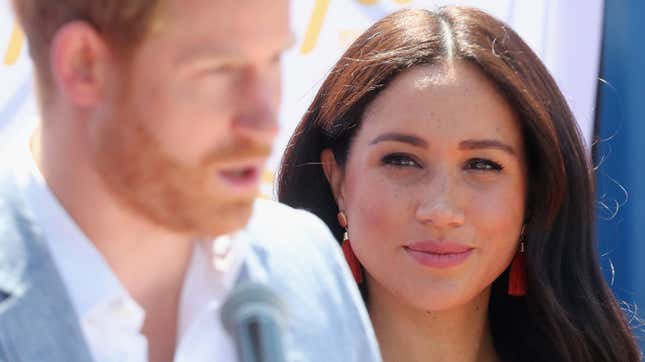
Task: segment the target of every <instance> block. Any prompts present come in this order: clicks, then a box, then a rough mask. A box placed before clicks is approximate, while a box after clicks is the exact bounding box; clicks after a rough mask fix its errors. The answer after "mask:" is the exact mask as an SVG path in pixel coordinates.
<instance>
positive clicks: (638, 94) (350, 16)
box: [0, 0, 645, 349]
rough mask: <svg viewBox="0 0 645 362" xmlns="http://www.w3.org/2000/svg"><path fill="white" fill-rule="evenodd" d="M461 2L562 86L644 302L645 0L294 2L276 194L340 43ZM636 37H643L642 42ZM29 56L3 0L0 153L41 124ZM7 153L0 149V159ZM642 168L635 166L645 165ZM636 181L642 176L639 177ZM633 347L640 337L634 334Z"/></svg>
mask: <svg viewBox="0 0 645 362" xmlns="http://www.w3.org/2000/svg"><path fill="white" fill-rule="evenodd" d="M440 5H468V6H474V7H478V8H480V9H483V10H485V11H487V12H489V13H491V14H492V15H494V16H496V17H498V18H500V19H502V20H504V21H505V22H507V23H508V24H509V25H510V26H511V27H512V28H513V29H515V30H516V31H517V32H518V33H519V34H520V35H521V36H522V37H523V38H524V40H525V41H526V42H527V43H528V44H529V46H531V48H532V49H533V50H534V51H535V52H536V53H537V54H538V56H540V58H541V59H542V61H543V62H544V63H545V64H546V66H547V67H548V68H549V70H550V71H551V73H552V74H553V76H554V78H555V79H556V81H557V82H558V84H559V86H560V88H561V89H562V91H563V93H564V95H565V97H566V98H567V101H568V102H569V105H570V107H571V109H572V110H573V113H574V114H575V116H576V119H577V121H578V123H579V126H580V129H581V131H582V133H583V135H584V138H585V141H586V146H587V149H588V151H589V155H590V157H592V158H593V160H594V164H595V165H596V167H597V168H596V178H597V179H596V181H597V185H598V192H597V197H598V203H597V213H598V224H597V229H598V236H599V240H600V245H599V252H600V255H601V263H602V267H603V270H604V272H605V277H606V278H607V280H608V281H609V282H610V283H611V286H612V288H613V290H614V293H615V294H616V295H617V296H618V298H620V299H621V300H622V301H623V303H624V308H625V310H626V312H627V315H628V318H630V319H631V323H632V325H633V327H634V333H635V334H637V335H639V336H641V335H643V334H642V333H641V332H640V330H641V329H642V326H641V323H640V322H639V321H638V320H637V319H633V316H634V315H635V314H640V315H641V316H643V315H645V312H640V313H639V311H638V306H645V263H642V262H641V259H642V258H643V256H645V245H644V244H643V240H645V236H643V235H642V234H643V233H642V232H640V229H639V227H640V226H645V222H643V224H641V222H640V220H639V215H644V216H645V144H641V143H640V142H639V141H640V139H641V138H642V137H643V136H645V49H644V48H645V47H644V46H642V45H641V44H643V38H644V37H645V22H643V19H644V18H645V1H643V0H606V1H602V0H495V1H491V0H460V1H434V0H297V1H292V28H293V30H294V33H295V34H296V37H297V43H296V46H295V47H294V48H293V49H291V50H290V51H289V52H288V53H287V54H285V56H284V58H283V70H284V71H283V80H284V93H283V107H282V113H281V115H280V120H281V123H282V130H281V133H280V136H279V138H278V142H277V144H276V147H275V150H274V154H273V156H272V158H271V160H270V162H269V164H268V166H267V171H266V173H265V175H264V186H263V191H264V193H265V195H266V196H267V197H272V195H273V186H272V183H273V175H274V172H275V170H276V168H277V165H278V164H279V161H280V156H281V154H282V152H283V150H284V147H285V145H286V143H287V141H288V138H289V136H290V135H291V132H292V131H293V129H294V128H295V126H296V124H297V122H298V121H299V120H300V117H301V116H302V114H303V113H304V112H305V110H306V108H307V106H308V105H309V103H310V102H311V100H312V99H313V96H314V95H315V93H316V91H317V89H318V87H319V86H320V85H321V84H322V81H323V80H324V79H325V77H326V76H327V74H328V72H329V71H330V69H331V68H332V66H333V64H334V63H335V62H336V61H337V60H338V58H339V57H340V55H341V54H342V53H343V51H344V50H345V49H346V47H347V46H348V45H349V44H350V43H351V42H352V41H353V40H354V39H355V38H356V37H357V36H358V35H359V34H360V33H361V32H362V31H364V30H365V29H366V28H367V27H369V26H370V25H371V24H373V23H374V22H375V21H376V20H378V19H380V18H382V17H383V16H385V15H387V14H389V13H391V12H393V11H396V10H399V9H402V8H408V7H414V8H429V9H432V8H435V7H437V6H440ZM639 45H641V46H639ZM37 119H38V114H37V108H36V103H35V99H34V86H33V77H32V72H31V64H30V60H29V57H28V55H27V50H26V44H25V41H24V36H23V34H22V32H21V31H20V29H19V28H18V26H17V25H16V24H15V22H14V19H13V15H12V13H11V9H10V0H0V152H2V151H1V150H2V149H3V148H5V147H3V146H6V145H7V144H8V143H10V142H12V140H16V139H24V138H23V137H24V136H25V135H26V134H28V133H29V132H30V131H31V129H32V128H33V125H34V124H35V123H36V122H37ZM6 157H11V155H10V154H8V153H7V152H3V153H0V160H1V159H4V158H6ZM641 166H642V168H641ZM639 180H643V181H641V182H638V181H639ZM639 342H640V344H641V349H644V347H645V338H640V339H639Z"/></svg>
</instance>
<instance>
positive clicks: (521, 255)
mask: <svg viewBox="0 0 645 362" xmlns="http://www.w3.org/2000/svg"><path fill="white" fill-rule="evenodd" d="M520 238H521V239H520V240H521V241H520V247H519V249H518V250H517V253H516V254H515V257H513V261H512V262H511V270H510V272H509V275H508V295H511V296H514V297H523V296H525V295H526V244H525V243H524V227H522V233H521V236H520Z"/></svg>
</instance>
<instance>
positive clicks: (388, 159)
mask: <svg viewBox="0 0 645 362" xmlns="http://www.w3.org/2000/svg"><path fill="white" fill-rule="evenodd" d="M381 162H382V163H383V164H384V165H388V166H394V167H417V168H420V167H421V165H420V164H419V163H418V162H417V161H415V160H414V159H413V158H412V157H410V156H408V155H405V154H401V153H393V154H390V155H387V156H385V157H383V158H382V159H381Z"/></svg>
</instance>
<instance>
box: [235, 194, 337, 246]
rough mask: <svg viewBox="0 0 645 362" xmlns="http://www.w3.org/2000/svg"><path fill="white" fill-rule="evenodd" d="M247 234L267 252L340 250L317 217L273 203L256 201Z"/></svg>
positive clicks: (254, 243)
mask: <svg viewBox="0 0 645 362" xmlns="http://www.w3.org/2000/svg"><path fill="white" fill-rule="evenodd" d="M247 231H248V232H249V233H250V234H251V235H252V240H251V243H252V244H253V245H254V246H256V247H261V248H266V249H270V250H268V252H279V253H289V252H291V251H294V250H297V251H298V252H299V253H301V254H302V253H304V252H312V253H320V252H325V253H326V252H329V251H331V252H334V251H335V249H337V248H338V245H337V243H336V241H335V240H334V238H333V236H332V235H331V232H330V231H329V229H328V228H327V226H326V225H325V224H324V223H323V222H322V220H320V219H319V218H318V217H317V216H315V215H313V214H312V213H310V212H308V211H305V210H299V209H294V208H292V207H290V206H287V205H284V204H281V203H278V202H275V201H271V200H258V201H256V203H255V205H254V211H253V216H252V217H251V220H250V221H249V224H248V226H247ZM303 249H304V250H303Z"/></svg>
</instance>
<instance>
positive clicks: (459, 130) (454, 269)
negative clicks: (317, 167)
mask: <svg viewBox="0 0 645 362" xmlns="http://www.w3.org/2000/svg"><path fill="white" fill-rule="evenodd" d="M330 154H331V153H330V152H323V162H325V163H327V164H328V165H331V167H329V166H326V173H327V175H328V178H329V179H330V182H331V184H332V187H333V188H334V192H335V194H336V197H337V200H338V204H339V208H340V210H343V211H344V212H345V213H346V215H347V219H348V222H349V226H348V231H349V236H350V239H351V242H352V246H353V248H354V252H355V253H356V255H357V257H358V259H359V260H360V262H361V264H362V265H363V266H364V268H365V271H366V277H367V280H368V283H369V286H370V288H369V289H370V292H372V291H379V290H380V291H383V292H386V293H389V294H390V296H394V297H395V298H397V299H401V298H402V299H403V300H404V301H405V302H406V303H407V304H411V305H413V306H414V307H416V308H419V309H423V310H426V311H440V310H448V309H450V308H454V307H458V306H462V305H465V304H467V303H468V302H469V301H474V300H475V299H476V298H477V297H486V296H487V295H488V294H487V293H488V292H489V288H490V285H491V283H492V282H493V281H494V280H495V279H496V278H497V277H498V276H499V275H500V274H501V273H502V272H503V271H504V270H505V269H506V268H507V267H508V265H509V264H510V262H511V260H512V258H513V255H514V254H515V252H516V250H517V247H518V239H519V235H520V232H521V228H522V223H523V219H524V208H525V201H526V189H527V176H526V174H527V170H526V164H525V156H524V144H523V140H522V135H521V131H520V127H519V120H518V118H517V115H516V114H515V113H514V111H513V110H512V108H511V107H510V106H509V104H508V103H507V101H506V100H505V99H504V97H503V96H502V95H501V94H500V92H499V91H498V90H497V89H496V87H495V86H494V84H493V83H492V82H490V81H489V80H488V79H487V78H486V77H485V76H484V75H483V74H482V73H481V72H480V71H479V70H478V69H477V68H476V67H475V66H473V65H470V64H467V63H461V62H457V63H455V64H453V65H452V66H447V65H441V66H439V65H437V66H429V65H423V66H416V67H413V68H411V69H410V70H407V71H405V72H404V73H402V74H400V75H399V76H397V77H396V78H395V79H394V80H393V81H392V82H391V83H390V85H389V86H388V87H387V88H386V89H385V90H383V91H382V92H381V93H380V94H379V96H378V97H377V98H376V99H375V100H374V101H373V102H372V103H371V104H370V105H369V106H368V108H367V109H366V111H365V113H364V116H363V121H362V126H361V129H360V130H359V131H358V133H357V136H356V138H355V139H354V141H353V143H352V146H351V147H350V151H349V155H348V159H347V163H346V165H345V167H344V170H340V169H338V168H337V167H336V166H335V162H334V161H333V156H330Z"/></svg>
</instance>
